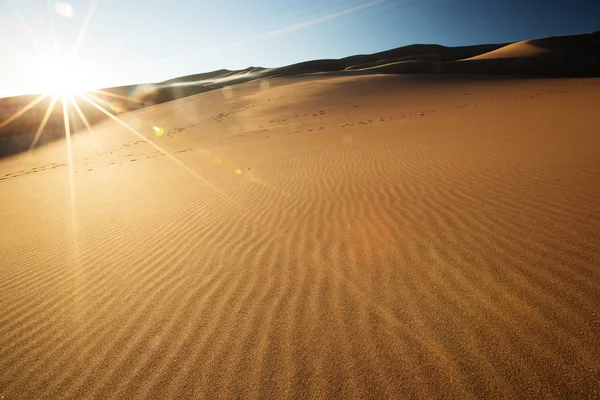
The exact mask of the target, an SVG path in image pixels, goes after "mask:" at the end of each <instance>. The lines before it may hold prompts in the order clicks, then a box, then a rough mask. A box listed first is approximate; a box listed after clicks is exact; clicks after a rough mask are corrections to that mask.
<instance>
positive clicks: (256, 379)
mask: <svg viewBox="0 0 600 400" xmlns="http://www.w3.org/2000/svg"><path fill="white" fill-rule="evenodd" d="M599 103H600V80H598V79H562V80H556V79H554V80H551V79H548V80H545V79H537V80H533V79H506V78H502V79H501V78H497V79H492V78H485V77H471V78H469V77H465V76H436V75H426V76H410V75H408V76H389V75H365V76H357V75H355V76H348V75H343V76H340V75H339V74H338V73H336V74H330V75H327V74H321V75H307V76H304V77H299V76H296V77H288V78H277V79H268V80H261V81H258V82H248V83H244V84H239V85H235V86H229V87H226V88H222V89H219V90H213V91H210V92H207V93H202V94H199V95H196V96H192V97H186V98H184V99H180V100H177V101H172V102H169V103H166V104H161V105H155V106H152V107H148V108H144V109H141V110H138V111H134V112H131V113H127V114H123V115H121V116H120V117H121V118H122V119H123V121H125V122H126V123H127V124H129V126H131V127H133V128H134V129H136V130H137V131H139V132H140V133H141V134H142V135H143V138H140V137H137V136H135V135H134V134H133V133H132V132H131V131H129V130H127V129H126V128H125V127H123V126H122V125H119V124H117V123H114V122H112V121H104V122H102V123H100V124H98V125H96V126H95V127H94V129H93V130H92V132H91V133H86V134H79V135H77V136H75V137H74V138H73V143H72V153H73V165H72V170H73V178H72V180H71V179H70V178H69V176H70V174H69V170H70V167H69V162H68V160H67V158H66V154H67V152H66V148H65V143H64V142H62V141H55V142H53V143H50V144H48V145H46V146H44V147H43V148H39V149H37V150H36V151H34V152H29V153H23V154H20V155H17V156H14V157H10V158H4V159H2V160H0V191H1V193H2V195H1V196H0V220H1V221H2V224H3V234H2V235H0V276H2V278H3V279H2V280H1V281H0V371H1V372H2V373H1V374H0V396H4V397H5V398H7V399H32V398H65V399H84V398H108V399H117V398H119V399H138V398H139V399H145V398H148V399H149V398H223V399H230V398H256V399H265V398H389V399H397V398H597V397H598V396H599V392H600V387H599V384H598V376H599V374H600V361H599V360H600V354H599V351H598V349H599V348H600V334H599V332H600V331H599V330H600V319H599V317H598V312H599V310H598V299H599V298H600V270H599V269H598V268H597V266H598V265H600V256H599V255H600V251H599V250H600V248H599V243H600V217H599V216H600V186H599V183H598V182H600V176H599V175H600V158H599V157H598V154H599V152H600V137H599V136H598V135H597V127H598V126H600V115H599V114H598V112H597V109H596V108H597V104H599ZM154 126H159V127H161V128H162V129H164V135H162V134H161V135H160V136H157V135H156V134H155V132H156V131H154V130H153V127H154Z"/></svg>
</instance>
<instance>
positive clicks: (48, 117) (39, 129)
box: [29, 96, 58, 150]
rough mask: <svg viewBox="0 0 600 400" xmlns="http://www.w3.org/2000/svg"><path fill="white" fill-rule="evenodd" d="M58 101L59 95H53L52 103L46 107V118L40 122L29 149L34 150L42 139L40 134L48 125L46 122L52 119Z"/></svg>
mask: <svg viewBox="0 0 600 400" xmlns="http://www.w3.org/2000/svg"><path fill="white" fill-rule="evenodd" d="M57 101H58V96H53V97H52V101H51V102H50V104H49V105H48V108H47V109H46V113H45V114H44V118H42V122H41V123H40V126H39V127H38V130H37V131H36V132H35V137H34V138H33V141H32V142H31V146H30V147H29V150H32V149H33V148H34V147H35V145H36V144H37V142H38V140H39V139H40V135H41V134H42V132H43V130H44V128H45V127H46V124H47V123H48V119H50V115H51V114H52V111H54V106H55V105H56V102H57Z"/></svg>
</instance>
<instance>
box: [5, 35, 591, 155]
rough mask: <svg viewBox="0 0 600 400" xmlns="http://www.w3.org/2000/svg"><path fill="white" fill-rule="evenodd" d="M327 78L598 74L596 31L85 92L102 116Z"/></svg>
mask: <svg viewBox="0 0 600 400" xmlns="http://www.w3.org/2000/svg"><path fill="white" fill-rule="evenodd" d="M325 72H336V73H342V74H343V73H347V74H356V73H362V74H477V75H512V76H524V77H527V76H535V77H593V76H600V32H593V33H589V34H581V35H570V36H557V37H549V38H544V39H536V40H527V41H522V42H517V43H503V44H485V45H475V46H461V47H446V46H441V45H436V44H415V45H410V46H403V47H399V48H396V49H392V50H387V51H383V52H379V53H373V54H362V55H354V56H350V57H345V58H341V59H324V60H312V61H306V62H301V63H297V64H292V65H287V66H283V67H277V68H262V67H248V68H246V69H243V70H233V71H232V70H227V69H220V70H216V71H211V72H206V73H201V74H194V75H188V76H183V77H178V78H173V79H169V80H167V81H164V82H158V83H145V84H138V85H130V86H121V87H115V88H106V89H102V90H99V91H94V92H91V94H92V95H94V96H96V98H97V99H99V101H101V102H102V104H104V105H105V106H106V108H107V109H108V111H110V112H111V113H113V114H121V113H124V112H127V111H132V110H137V109H140V108H143V107H145V106H148V105H153V104H161V103H165V102H168V101H172V100H176V99H180V98H183V97H188V96H192V95H196V94H199V93H203V92H207V91H211V90H215V89H219V88H222V87H224V86H229V85H233V84H239V83H243V82H248V81H251V80H255V79H265V78H274V77H281V76H296V75H302V74H310V73H325ZM34 98H35V96H33V97H32V96H18V97H8V98H3V99H0V121H6V120H7V119H8V118H9V117H10V116H11V115H13V114H14V112H16V111H18V110H19V109H21V108H22V107H24V106H26V105H27V104H29V102H31V101H32V99H34ZM49 102H50V100H49V99H47V100H45V101H43V102H41V103H40V104H38V105H36V106H35V107H33V108H32V110H30V111H29V112H28V113H27V114H26V118H20V119H18V120H16V121H14V122H12V123H10V124H8V125H6V126H4V127H0V157H1V156H5V155H10V154H14V153H18V152H21V151H23V150H26V149H28V148H29V147H30V146H31V142H32V139H33V137H34V136H35V132H36V130H37V127H38V126H39V125H40V123H41V121H42V118H43V115H44V113H45V110H46V108H47V107H48V104H49ZM84 107H86V108H87V106H84ZM73 111H74V110H73ZM87 111H88V112H87V114H86V115H88V114H89V122H91V123H95V122H97V121H99V120H102V119H104V118H105V117H106V116H105V115H103V114H102V113H100V112H98V111H96V110H93V109H91V108H90V109H89V110H87ZM74 119H75V120H74V121H73V123H74V125H75V126H76V128H78V127H81V126H83V124H82V123H81V121H78V120H77V119H76V118H74ZM1 124H2V122H0V125H1ZM62 131H63V121H62V116H59V115H58V114H56V113H55V114H54V117H53V118H50V121H49V123H48V127H47V129H46V130H45V135H44V140H43V141H41V142H40V144H43V143H44V142H47V141H51V140H53V139H54V138H58V137H61V134H62ZM46 133H47V134H46Z"/></svg>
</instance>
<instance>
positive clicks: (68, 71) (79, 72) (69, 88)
mask: <svg viewBox="0 0 600 400" xmlns="http://www.w3.org/2000/svg"><path fill="white" fill-rule="evenodd" d="M38 79H39V88H40V93H41V94H45V95H53V96H74V95H76V94H80V93H83V92H85V91H86V90H89V89H90V88H91V86H92V85H91V82H90V80H89V79H88V74H87V73H86V71H85V70H84V69H82V68H81V67H79V66H77V65H74V64H73V63H69V62H60V61H58V62H53V63H49V64H46V65H43V64H42V65H40V67H39V68H38Z"/></svg>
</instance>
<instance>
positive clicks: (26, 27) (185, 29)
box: [0, 0, 600, 96]
mask: <svg viewBox="0 0 600 400" xmlns="http://www.w3.org/2000/svg"><path fill="white" fill-rule="evenodd" d="M58 3H66V4H58ZM598 16H600V2H598V1H585V0H567V1H564V0H560V1H559V0H366V1H365V0H363V1H360V0H345V1H344V0H317V1H314V0H253V1H248V0H238V1H233V0H221V1H204V0H195V1H194V0H161V1H158V0H126V1H125V0H70V1H63V2H56V1H51V0H12V1H9V0H0V51H2V53H3V55H4V57H3V61H2V63H0V96H5V95H16V94H22V93H35V92H39V91H40V90H42V89H41V88H43V87H46V86H47V84H48V83H49V81H53V80H55V79H54V77H55V76H57V75H61V76H60V77H57V79H65V76H63V75H65V74H61V73H60V71H64V68H63V66H64V65H66V64H68V60H70V58H69V57H70V55H71V54H72V51H71V50H72V48H73V46H74V45H75V44H76V43H77V41H78V40H77V38H78V37H79V32H80V31H81V28H82V26H85V25H86V21H88V23H87V29H86V30H85V35H84V36H83V39H82V40H81V41H80V46H79V50H78V52H77V56H76V58H74V59H73V60H74V61H73V62H72V64H69V65H72V68H71V69H70V71H69V72H68V73H67V74H66V75H67V78H68V77H72V78H73V80H77V81H78V84H80V85H83V86H86V87H87V88H95V87H108V86H114V85H122V84H131V83H143V82H157V81H161V80H166V79H169V78H172V77H176V76H181V75H186V74H193V73H198V72H204V71H210V70H214V69H219V68H228V69H238V68H245V67H247V66H250V65H253V66H265V67H275V66H281V65H286V64H291V63H294V62H299V61H305V60H308V59H318V58H337V57H344V56H348V55H352V54H358V53H372V52H376V51H381V50H386V49H390V48H393V47H398V46H402V45H407V44H413V43H439V44H444V45H450V46H455V45H464V44H477V43H498V42H506V41H516V40H524V39H530V38H535V37H543V36H550V35H563V34H572V33H583V32H589V31H593V30H600V19H598ZM57 70H59V72H57ZM50 83H51V82H50Z"/></svg>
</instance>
